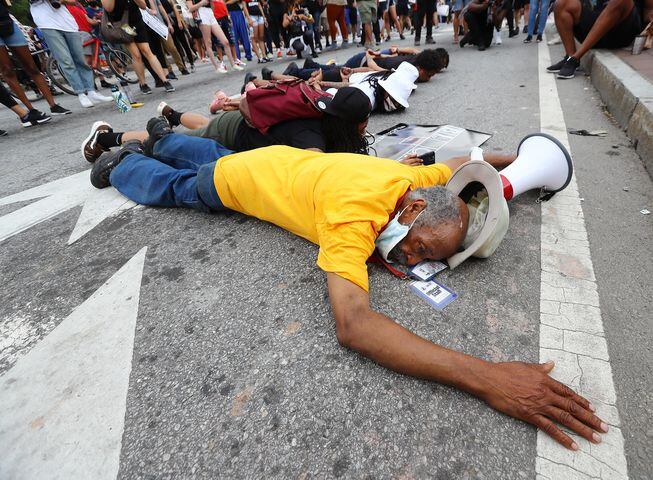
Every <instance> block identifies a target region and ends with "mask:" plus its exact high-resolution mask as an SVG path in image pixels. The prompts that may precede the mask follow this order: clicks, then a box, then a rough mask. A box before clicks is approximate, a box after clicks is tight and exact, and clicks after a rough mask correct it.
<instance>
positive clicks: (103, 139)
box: [97, 131, 122, 150]
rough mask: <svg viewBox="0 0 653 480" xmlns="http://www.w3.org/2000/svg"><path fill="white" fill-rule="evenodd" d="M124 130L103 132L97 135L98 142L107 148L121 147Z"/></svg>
mask: <svg viewBox="0 0 653 480" xmlns="http://www.w3.org/2000/svg"><path fill="white" fill-rule="evenodd" d="M121 140H122V132H118V133H115V132H112V131H110V132H102V133H98V135H97V143H98V144H99V145H100V146H101V147H102V148H105V149H107V150H109V149H110V148H111V147H119V146H120V145H121V143H120V141H121Z"/></svg>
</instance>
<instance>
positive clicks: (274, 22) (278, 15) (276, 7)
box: [268, 3, 289, 48]
mask: <svg viewBox="0 0 653 480" xmlns="http://www.w3.org/2000/svg"><path fill="white" fill-rule="evenodd" d="M285 10H286V7H285V4H284V3H270V18H269V19H268V22H269V24H270V25H269V26H270V33H271V34H272V41H273V42H274V44H275V45H276V46H277V48H281V40H280V38H279V37H280V36H281V37H283V43H284V45H285V46H286V47H288V46H289V45H288V32H286V29H285V28H283V23H282V22H283V13H284V12H285Z"/></svg>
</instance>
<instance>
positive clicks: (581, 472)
mask: <svg viewBox="0 0 653 480" xmlns="http://www.w3.org/2000/svg"><path fill="white" fill-rule="evenodd" d="M588 455H589V454H588ZM590 456H591V455H590ZM538 457H540V458H543V459H544V460H546V461H548V462H551V463H553V464H555V465H559V466H561V467H567V468H570V469H571V470H573V471H574V472H578V473H580V474H581V475H585V476H586V477H589V478H591V479H593V480H594V479H596V480H601V477H593V476H591V475H589V474H588V473H587V472H583V471H582V470H578V469H577V468H576V467H573V466H571V465H569V464H567V463H561V462H556V461H555V460H552V459H550V458H549V457H545V456H544V455H542V454H538ZM592 458H594V457H592Z"/></svg>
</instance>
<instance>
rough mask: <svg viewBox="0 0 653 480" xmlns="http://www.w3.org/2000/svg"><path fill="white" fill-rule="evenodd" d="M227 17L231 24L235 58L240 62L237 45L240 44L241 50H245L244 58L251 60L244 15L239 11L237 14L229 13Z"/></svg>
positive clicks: (247, 29)
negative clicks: (241, 45)
mask: <svg viewBox="0 0 653 480" xmlns="http://www.w3.org/2000/svg"><path fill="white" fill-rule="evenodd" d="M229 16H230V17H231V24H232V26H233V32H234V44H235V46H236V56H237V57H238V60H240V47H239V45H238V44H239V43H242V44H243V48H244V49H245V58H246V59H247V60H251V59H252V46H251V45H250V43H249V28H248V26H247V22H246V21H245V14H244V13H243V12H242V11H240V10H239V11H237V12H235V11H234V12H229Z"/></svg>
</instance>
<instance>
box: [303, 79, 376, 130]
mask: <svg viewBox="0 0 653 480" xmlns="http://www.w3.org/2000/svg"><path fill="white" fill-rule="evenodd" d="M316 103H317V108H319V109H320V110H322V111H323V112H324V113H328V114H329V115H333V116H334V117H338V118H340V119H342V120H346V121H348V122H351V123H361V122H363V121H365V120H367V118H368V117H369V116H370V113H372V105H371V104H370V99H369V98H368V96H367V95H365V93H363V91H362V90H359V89H358V88H355V87H344V88H341V89H339V90H338V91H337V92H336V94H335V95H334V96H333V97H327V96H324V97H321V98H318V99H317V102H316Z"/></svg>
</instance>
